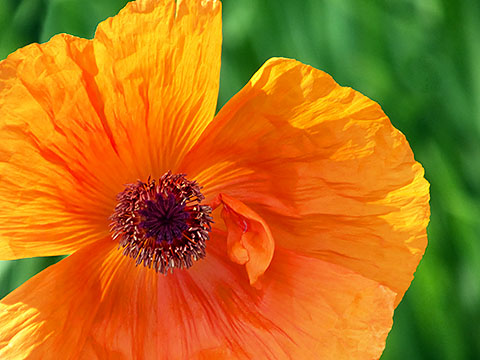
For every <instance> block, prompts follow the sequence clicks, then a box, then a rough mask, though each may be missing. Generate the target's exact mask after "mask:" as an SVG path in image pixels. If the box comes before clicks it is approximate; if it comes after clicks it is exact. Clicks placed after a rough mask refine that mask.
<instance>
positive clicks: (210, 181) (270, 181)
mask: <svg viewBox="0 0 480 360" xmlns="http://www.w3.org/2000/svg"><path fill="white" fill-rule="evenodd" d="M182 170H183V171H184V172H186V173H188V174H189V176H190V177H192V178H195V179H197V180H198V182H199V183H201V184H202V185H204V193H206V194H207V199H212V198H213V197H214V196H215V194H216V193H218V192H224V193H226V194H228V195H231V196H233V197H235V198H237V199H239V200H240V201H242V202H244V203H245V204H246V205H247V206H249V207H251V208H252V209H253V210H254V211H255V212H257V213H258V214H259V215H260V216H261V217H262V218H263V219H264V220H265V221H266V223H267V224H268V225H269V226H270V229H271V231H272V234H273V237H274V239H275V243H276V244H278V245H280V246H283V247H286V248H289V249H292V250H295V251H298V252H300V253H303V254H306V255H308V256H313V257H316V258H319V259H323V260H326V261H328V262H331V263H334V264H339V265H342V266H345V267H347V268H349V269H352V270H354V271H356V272H357V273H359V274H361V275H363V276H365V277H367V278H370V279H373V280H375V281H378V282H380V283H381V284H384V285H386V286H388V287H389V288H390V289H392V290H393V291H395V292H396V293H397V294H398V296H397V300H396V303H398V302H399V301H400V300H401V298H402V296H403V294H404V292H405V291H406V289H407V288H408V286H409V284H410V282H411V280H412V277H413V272H414V271H415V268H416V267H417V265H418V262H419V261H420V259H421V257H422V255H423V252H424V250H425V246H426V243H427V237H426V226H427V224H428V220H429V204H428V201H429V190H428V189H429V185H428V183H427V181H426V180H425V179H424V177H423V174H424V172H423V168H422V167H421V165H420V164H419V163H417V162H416V161H415V160H414V157H413V153H412V151H411V149H410V147H409V145H408V142H407V141H406V139H405V137H404V136H403V134H401V133H400V132H399V131H398V130H396V129H395V128H394V127H393V126H392V125H391V123H390V121H389V119H388V118H387V117H386V115H385V114H384V113H383V111H382V109H381V108H380V106H379V105H378V104H376V103H375V102H373V101H372V100H370V99H368V98H367V97H365V96H363V95H362V94H360V93H358V92H356V91H354V90H352V89H350V88H345V87H341V86H340V85H338V84H337V83H336V82H335V81H334V80H333V79H332V78H331V77H330V76H329V75H328V74H326V73H324V72H322V71H319V70H316V69H314V68H312V67H310V66H307V65H304V64H301V63H299V62H297V61H295V60H288V59H272V60H269V61H268V62H267V63H266V64H265V65H264V66H263V67H262V68H261V69H260V70H259V71H258V72H257V73H256V74H255V75H254V76H253V78H252V79H251V81H250V82H249V83H248V84H247V85H246V86H245V87H244V88H243V89H242V90H241V91H240V92H239V93H238V94H237V95H236V96H234V97H233V99H231V100H230V101H229V102H228V103H227V104H226V105H225V106H224V108H223V109H222V110H221V111H220V113H219V114H218V115H217V117H216V119H215V120H214V122H213V123H211V125H210V126H209V127H208V128H207V129H206V131H205V133H204V136H203V137H202V138H201V139H200V140H199V142H198V144H197V145H196V146H195V147H194V148H193V149H192V151H191V152H190V154H189V155H187V157H186V158H185V160H184V163H183V164H182ZM210 201H211V200H210Z"/></svg>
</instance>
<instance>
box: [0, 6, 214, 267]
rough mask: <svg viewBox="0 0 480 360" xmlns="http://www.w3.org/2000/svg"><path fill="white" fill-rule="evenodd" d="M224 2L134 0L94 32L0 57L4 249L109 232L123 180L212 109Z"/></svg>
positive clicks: (57, 249) (179, 148) (179, 142)
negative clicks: (94, 34)
mask: <svg viewBox="0 0 480 360" xmlns="http://www.w3.org/2000/svg"><path fill="white" fill-rule="evenodd" d="M220 49H221V18H220V3H219V2H217V1H202V2H199V1H194V0H185V1H179V2H178V3H176V2H175V1H174V0H165V1H153V0H152V1H149V0H146V1H137V2H132V3H130V4H128V5H127V6H126V8H125V9H123V10H122V11H121V12H120V14H119V15H118V16H116V17H114V18H110V19H108V20H107V21H105V22H104V23H102V24H100V25H99V27H98V30H97V33H96V36H95V39H94V40H92V41H89V40H84V39H78V38H75V37H72V36H68V35H58V36H55V37H53V38H52V39H51V40H50V41H49V42H48V43H45V44H41V45H38V44H33V45H30V46H27V47H25V48H23V49H20V50H18V51H16V52H15V53H13V54H12V55H10V56H9V57H8V58H7V59H6V60H4V61H2V62H0V199H1V200H0V201H1V203H0V205H1V206H0V257H1V259H15V258H21V257H32V256H43V255H57V254H66V253H71V252H73V251H75V250H77V249H78V248H80V247H82V246H85V245H87V244H89V243H91V242H92V241H95V240H96V239H98V238H102V237H104V236H106V235H107V234H108V217H109V216H110V215H111V213H112V212H113V209H114V207H115V197H116V194H117V193H118V192H120V191H121V190H123V188H124V184H125V183H131V182H134V181H136V180H137V179H143V180H144V179H147V178H148V176H152V177H154V178H158V177H160V176H161V175H163V173H164V172H165V171H167V170H173V171H175V166H176V165H175V164H176V162H178V161H179V159H181V158H182V156H183V154H184V153H185V152H186V151H187V150H188V149H189V148H190V147H191V146H192V144H193V143H194V142H195V140H196V139H197V138H198V137H199V134H200V133H201V132H202V130H203V129H204V128H205V127H206V126H207V125H208V123H209V122H210V121H211V120H212V118H213V115H214V111H215V107H216V98H217V92H218V82H219V69H220Z"/></svg>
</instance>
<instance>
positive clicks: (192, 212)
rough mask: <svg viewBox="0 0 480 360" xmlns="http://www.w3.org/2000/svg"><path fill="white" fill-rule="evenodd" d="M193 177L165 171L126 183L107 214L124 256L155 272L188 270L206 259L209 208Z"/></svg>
mask: <svg viewBox="0 0 480 360" xmlns="http://www.w3.org/2000/svg"><path fill="white" fill-rule="evenodd" d="M200 189H201V188H200V186H199V185H198V184H197V182H196V181H190V180H187V179H186V178H185V174H172V173H171V172H170V171H169V172H167V173H165V174H164V175H163V176H162V177H161V178H160V179H159V181H158V183H157V182H156V181H155V180H151V179H150V178H149V179H148V180H147V182H142V181H140V180H138V181H137V182H136V183H134V184H127V185H126V187H125V189H124V190H123V191H122V192H121V193H119V194H118V195H117V201H118V203H117V206H116V207H115V211H114V213H113V215H112V216H111V217H110V220H111V223H110V232H111V234H112V239H113V240H117V241H119V247H121V248H123V254H124V255H125V256H129V257H131V258H133V259H134V260H135V264H136V265H140V264H143V266H146V267H148V268H153V269H155V271H157V272H161V273H163V274H167V272H168V271H170V272H173V269H174V268H180V269H181V268H189V267H191V266H192V265H193V262H194V261H197V260H199V259H201V258H203V257H205V246H206V241H207V240H208V239H209V232H210V230H211V223H212V222H213V220H212V217H211V213H212V208H211V207H210V206H207V205H201V202H202V200H203V199H204V196H203V195H202V193H201V192H200Z"/></svg>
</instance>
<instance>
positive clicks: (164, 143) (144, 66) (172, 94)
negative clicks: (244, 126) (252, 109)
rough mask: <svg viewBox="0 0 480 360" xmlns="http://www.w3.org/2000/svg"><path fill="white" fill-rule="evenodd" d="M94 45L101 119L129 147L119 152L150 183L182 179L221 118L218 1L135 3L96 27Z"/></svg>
mask: <svg viewBox="0 0 480 360" xmlns="http://www.w3.org/2000/svg"><path fill="white" fill-rule="evenodd" d="M93 43H94V49H95V57H96V60H97V66H98V73H96V74H95V82H96V84H97V86H98V91H99V96H100V98H101V101H102V104H103V107H102V109H101V110H102V114H104V115H105V120H106V122H107V123H108V126H109V128H110V129H111V131H112V133H114V134H116V133H118V134H120V135H121V137H122V138H123V137H125V138H128V139H129V142H127V143H126V144H124V146H122V147H118V151H119V152H120V154H121V155H122V156H125V157H128V156H133V157H134V162H135V161H136V162H137V163H138V164H139V165H137V167H138V169H137V172H136V175H137V176H141V177H143V178H145V179H146V178H147V177H148V176H149V175H151V176H153V177H160V176H161V175H163V174H164V173H165V172H166V171H168V170H172V171H173V172H176V168H177V165H178V162H179V161H180V160H181V159H182V158H183V156H184V154H185V153H186V152H187V151H188V150H189V149H190V148H191V147H192V146H193V144H194V143H195V142H196V140H197V139H198V137H199V136H200V134H201V133H202V131H203V130H204V129H205V127H206V126H207V125H208V124H209V123H210V122H211V121H212V120H213V117H214V115H215V109H216V104H217V97H218V88H219V81H220V58H221V43H222V24H221V3H220V1H216V0H205V1H197V0H180V1H175V0H160V1H159V0H144V1H136V2H131V3H129V4H128V5H127V6H126V7H125V8H124V9H123V10H122V11H121V12H120V13H119V14H118V15H117V16H115V17H114V18H110V19H108V20H107V21H104V22H103V23H101V24H100V25H99V26H98V28H97V31H96V34H95V39H94V40H93ZM132 165H133V164H132ZM135 180H136V178H133V179H130V181H135Z"/></svg>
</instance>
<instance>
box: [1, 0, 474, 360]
mask: <svg viewBox="0 0 480 360" xmlns="http://www.w3.org/2000/svg"><path fill="white" fill-rule="evenodd" d="M223 3H224V6H223V9H224V18H223V19H224V20H223V22H224V46H223V58H222V74H221V92H220V98H219V107H220V106H221V105H223V104H224V103H225V102H226V101H227V100H228V99H229V98H230V97H231V96H232V95H233V94H235V93H236V92H237V91H238V90H239V89H240V88H241V87H242V86H243V85H244V84H245V83H246V82H247V81H248V79H249V78H250V77H251V75H252V74H253V73H254V72H255V70H256V69H258V68H259V67H260V66H261V64H262V63H263V62H264V61H265V60H267V59H268V58H270V57H273V56H284V57H291V58H296V59H298V60H300V61H302V62H304V63H308V64H310V65H313V66H315V67H316V68H319V69H322V70H325V71H327V72H328V73H330V74H331V75H332V76H333V77H334V78H335V79H336V80H337V81H338V82H339V83H340V84H342V85H345V86H351V87H353V88H355V89H357V90H359V91H361V92H362V93H364V94H366V95H367V96H369V97H370V98H372V99H374V100H376V101H377V102H379V103H380V104H381V105H382V107H383V109H384V110H385V112H386V113H387V114H388V115H389V117H390V118H391V120H392V122H393V124H394V125H395V126H396V127H397V128H399V129H401V130H402V131H403V132H404V133H405V135H406V136H407V138H408V139H409V141H410V144H411V146H412V148H413V150H414V152H415V155H416V158H417V160H419V161H420V162H421V163H422V164H423V165H424V167H425V169H426V177H427V179H428V180H429V181H430V182H431V196H432V200H431V209H432V217H431V224H430V226H429V246H428V249H427V252H426V255H425V257H424V259H423V261H422V262H421V264H420V266H419V268H418V271H417V273H416V276H415V280H414V281H413V283H412V286H411V288H410V290H409V291H408V292H407V295H406V296H405V298H404V300H403V302H402V303H401V304H400V306H399V307H398V309H397V311H396V312H395V321H394V327H393V330H392V332H391V333H390V335H389V338H388V340H387V348H386V350H385V353H384V355H383V356H382V360H393V359H399V360H400V359H410V360H415V359H432V360H442V359H452V360H464V359H468V360H470V359H478V358H480V281H479V276H480V242H479V241H478V236H479V234H480V205H479V204H480V202H479V200H480V181H479V179H480V40H479V39H480V2H479V1H478V0H463V1H454V0H417V1H414V0H382V1H381V0H308V1H307V0H304V1H301V2H295V1H289V0H225V1H224V2H223ZM124 4H125V1H123V0H102V1H97V0H22V1H18V0H0V58H4V57H6V55H7V54H8V53H10V52H12V51H14V50H15V49H16V48H18V47H21V46H23V45H26V44H28V43H30V42H35V41H37V42H39V41H40V42H43V41H47V40H48V39H49V38H50V37H51V36H52V35H53V34H56V33H59V32H67V33H70V34H74V35H78V36H82V37H92V36H93V34H94V29H95V27H96V24H97V23H98V22H99V21H101V20H103V19H105V18H106V17H108V16H112V15H114V14H116V12H117V11H118V10H119V9H120V8H121V7H122V6H123V5H124ZM58 259H59V258H43V259H25V260H15V261H12V262H0V296H3V295H5V294H6V293H8V292H9V291H11V289H13V288H15V287H17V286H18V285H19V284H21V283H22V282H23V281H25V280H26V279H28V278H29V277H30V276H32V275H33V274H35V273H36V272H38V271H39V270H40V269H42V268H43V267H45V266H47V265H49V264H51V263H53V262H55V261H58Z"/></svg>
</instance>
